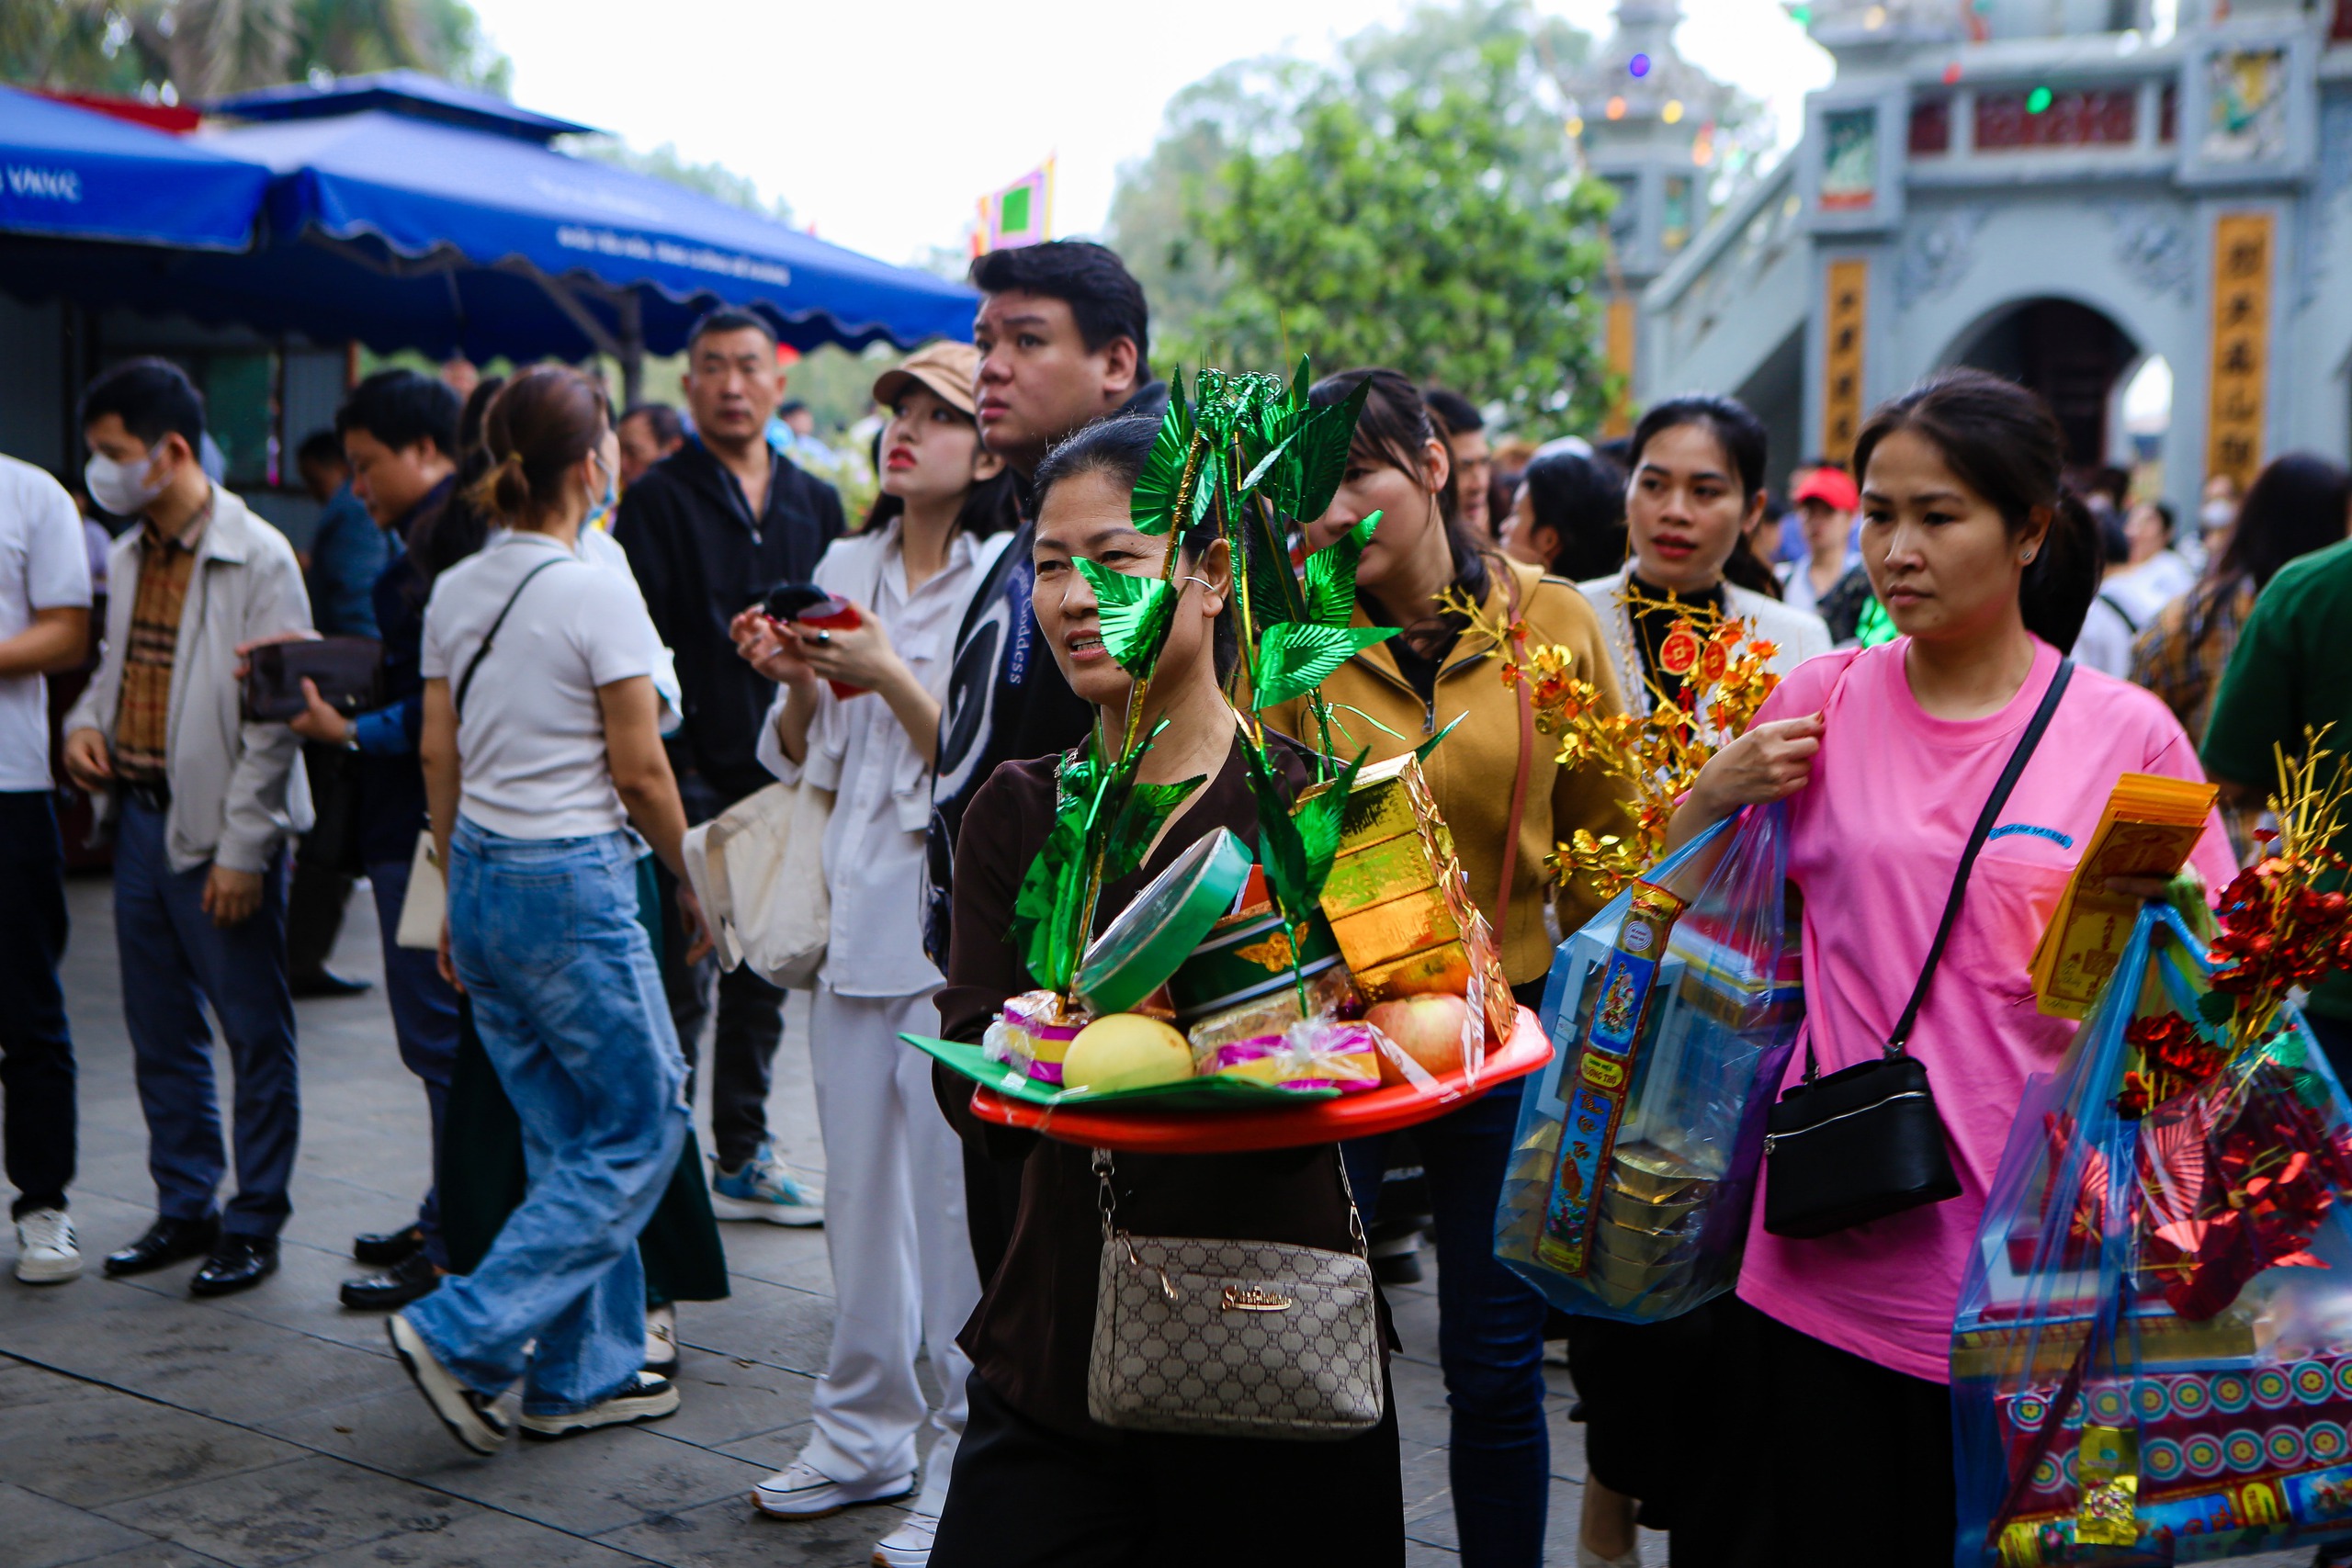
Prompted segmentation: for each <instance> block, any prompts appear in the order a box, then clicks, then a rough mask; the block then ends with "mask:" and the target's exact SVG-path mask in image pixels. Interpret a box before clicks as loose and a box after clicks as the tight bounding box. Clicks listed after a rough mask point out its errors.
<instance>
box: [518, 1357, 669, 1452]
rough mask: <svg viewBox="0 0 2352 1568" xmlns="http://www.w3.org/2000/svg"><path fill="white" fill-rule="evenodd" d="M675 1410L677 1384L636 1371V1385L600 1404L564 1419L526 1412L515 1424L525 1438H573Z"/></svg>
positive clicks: (566, 1416) (646, 1419) (666, 1414)
mask: <svg viewBox="0 0 2352 1568" xmlns="http://www.w3.org/2000/svg"><path fill="white" fill-rule="evenodd" d="M677 1408H678V1385H677V1384H675V1383H673V1382H671V1381H670V1380H669V1379H668V1378H665V1377H657V1376H655V1375H654V1374H653V1373H651V1372H639V1373H638V1374H637V1382H635V1383H633V1384H631V1385H629V1386H628V1387H627V1388H624V1389H622V1390H621V1391H620V1393H616V1394H615V1395H613V1396H612V1397H611V1398H610V1399H607V1400H605V1401H604V1402H603V1403H602V1404H592V1405H590V1406H589V1407H588V1408H587V1409H585V1410H574V1411H572V1412H571V1413H570V1414H569V1415H565V1416H534V1415H532V1414H531V1413H530V1412H529V1411H527V1410H526V1411H525V1412H524V1413H523V1415H522V1416H521V1418H520V1420H519V1421H518V1422H517V1425H519V1426H520V1427H522V1428H523V1435H524V1436H525V1437H526V1438H570V1437H576V1436H578V1435H579V1434H580V1433H582V1432H593V1431H594V1430H595V1429H596V1428H597V1427H625V1426H628V1425H629V1424H630V1423H632V1422H637V1421H658V1420H660V1419H661V1418H662V1416H668V1415H670V1414H672V1413H673V1412H674V1411H675V1410H676V1409H677Z"/></svg>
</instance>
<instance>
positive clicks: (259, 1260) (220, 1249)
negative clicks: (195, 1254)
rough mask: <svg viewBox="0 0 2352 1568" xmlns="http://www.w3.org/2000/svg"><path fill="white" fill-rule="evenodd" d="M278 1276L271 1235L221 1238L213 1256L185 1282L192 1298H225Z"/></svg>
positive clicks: (274, 1248) (225, 1236) (274, 1243)
mask: <svg viewBox="0 0 2352 1568" xmlns="http://www.w3.org/2000/svg"><path fill="white" fill-rule="evenodd" d="M275 1273H277V1237H276V1236H271V1235H233V1234H232V1235H223V1236H221V1238H220V1241H219V1242H217V1243H215V1244H214V1246H213V1248H212V1256H211V1257H209V1258H206V1259H205V1260H204V1267H203V1268H201V1269H198V1270H197V1271H196V1277H195V1278H194V1279H192V1280H188V1282H187V1293H188V1294H189V1295H191V1296H225V1295H229V1294H231V1293H232V1292H237V1291H249V1290H251V1289H253V1287H254V1286H255V1285H258V1284H260V1283H261V1282H262V1281H263V1280H266V1279H268V1278H269V1277H270V1276H271V1275H272V1274H275Z"/></svg>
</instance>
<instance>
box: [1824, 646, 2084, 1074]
mask: <svg viewBox="0 0 2352 1568" xmlns="http://www.w3.org/2000/svg"><path fill="white" fill-rule="evenodd" d="M2074 677H2075V661H2074V660H2071V659H2061V660H2059V661H2058V669H2057V671H2055V672H2054V673H2053V674H2052V676H2051V677H2050V689H2049V690H2048V691H2046V692H2044V693H2042V694H2041V706H2040V707H2037V708H2035V709H2034V710H2033V718H2032V721H2031V722H2030V723H2029V724H2028V725H2027V726H2026V727H2025V733H2024V734H2023V735H2020V736H2018V743H2017V746H2016V749H2015V750H2011V751H2010V753H2009V761H2008V765H2007V767H2005V768H2003V769H2002V770H2001V776H2000V779H1999V781H1998V782H1996V784H1994V785H1993V793H1992V795H1991V796H1990V797H1988V798H1987V799H1986V800H1985V809H1984V810H1982V811H1980V812H1978V813H1977V814H1976V826H1975V827H1973V828H1972V829H1969V833H1968V846H1967V848H1965V849H1963V850H1962V852H1961V855H1960V866H1959V868H1958V869H1957V870H1955V871H1954V872H1953V873H1952V877H1951V893H1950V894H1948V895H1947V896H1946V897H1945V898H1944V914H1943V919H1941V920H1939V921H1938V922H1937V924H1936V939H1935V941H1933V942H1929V943H1928V958H1927V962H1926V963H1925V964H1921V965H1920V968H1919V983H1918V984H1917V985H1916V986H1914V987H1911V999H1910V1001H1909V1002H1907V1003H1905V1006H1904V1009H1903V1016H1902V1018H1900V1019H1899V1020H1897V1021H1896V1022H1895V1025H1894V1032H1892V1033H1890V1034H1889V1035H1888V1036H1887V1039H1886V1048H1885V1059H1886V1060H1888V1061H1892V1060H1894V1058H1895V1057H1897V1056H1900V1055H1903V1052H1904V1047H1905V1045H1907V1044H1909V1043H1910V1040H1911V1029H1912V1026H1913V1025H1914V1024H1916V1023H1917V1022H1918V1021H1919V1010H1920V1009H1921V1008H1924V1007H1926V1006H1927V1005H1928V987H1929V986H1931V985H1933V984H1934V983H1935V978H1936V966H1937V965H1938V964H1940V963H1941V962H1942V961H1943V956H1944V944H1945V943H1946V942H1950V941H1951V931H1952V927H1953V926H1955V925H1957V924H1958V923H1959V921H1960V906H1961V903H1962V899H1964V898H1965V897H1967V895H1968V874H1969V873H1970V872H1972V871H1973V870H1974V869H1975V868H1976V856H1977V853H1978V852H1980V851H1982V850H1983V849H1984V848H1985V840H1986V839H1988V838H1990V837H1991V836H1992V832H1993V824H1994V823H1995V822H1996V821H1997V820H1998V819H1999V818H2000V815H2001V807H2004V806H2007V804H2008V803H2009V795H2010V793H2011V792H2012V791H2014V790H2015V789H2016V788H2017V786H2018V779H2019V778H2020V777H2022V776H2023V775H2024V773H2025V765H2026V763H2027V762H2029V761H2032V759H2033V753H2034V749H2035V748H2036V747H2038V746H2040V745H2041V737H2042V732H2043V731H2045V730H2047V729H2048V728H2050V720H2051V716H2052V715H2054V714H2055V713H2056V712H2057V711H2058V699H2059V698H2061V697H2063V696H2064V695H2065V694H2066V684H2067V682H2070V681H2072V680H2073V679H2074ZM1820 1072H1821V1064H1820V1062H1819V1060H1818V1059H1817V1058H1816V1057H1815V1055H1814V1051H1813V1034H1812V1032H1811V1031H1810V1030H1808V1031H1806V1032H1805V1042H1804V1081H1805V1082H1807V1083H1811V1082H1812V1081H1813V1080H1814V1079H1815V1077H1818V1076H1820Z"/></svg>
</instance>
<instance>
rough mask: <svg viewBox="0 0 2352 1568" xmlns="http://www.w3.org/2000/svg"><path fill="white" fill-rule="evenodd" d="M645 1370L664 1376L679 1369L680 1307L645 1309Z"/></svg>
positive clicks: (657, 1375)
mask: <svg viewBox="0 0 2352 1568" xmlns="http://www.w3.org/2000/svg"><path fill="white" fill-rule="evenodd" d="M645 1370H646V1371H649V1372H651V1373H652V1374H653V1375H654V1376H656V1377H664V1378H666V1377H668V1376H670V1375H671V1374H672V1373H673V1372H675V1371H677V1370H678V1309H677V1308H676V1307H674V1306H667V1305H665V1306H658V1307H647V1308H646V1309H645Z"/></svg>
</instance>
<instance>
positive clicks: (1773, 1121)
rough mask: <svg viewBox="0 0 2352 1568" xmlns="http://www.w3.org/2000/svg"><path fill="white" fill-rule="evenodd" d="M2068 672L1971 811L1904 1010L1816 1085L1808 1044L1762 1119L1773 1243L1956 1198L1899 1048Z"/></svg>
mask: <svg viewBox="0 0 2352 1568" xmlns="http://www.w3.org/2000/svg"><path fill="white" fill-rule="evenodd" d="M2074 673H2075V662H2074V660H2071V659H2069V660H2062V661H2061V662H2060V663H2059V666H2058V670H2057V672H2056V673H2055V674H2053V675H2052V677H2051V678H2050V689H2049V691H2047V692H2045V693H2044V694H2042V698H2041V706H2040V707H2039V708H2037V709H2036V710H2034V715H2033V722H2032V723H2030V724H2029V725H2027V726H2026V729H2025V733H2024V734H2023V735H2021V736H2019V737H2018V744H2017V749H2016V750H2013V751H2011V752H2010V753H2009V761H2008V766H2007V767H2006V768H2004V769H2002V770H2001V778H2000V782H1999V783H1997V784H1995V785H1994V786H1993V795H1992V798H1991V799H1989V800H1987V801H1986V802H1985V809H1984V811H1983V812H1982V813H1980V814H1979V815H1978V817H1977V818H1976V827H1975V829H1974V831H1973V832H1971V833H1970V834H1969V836H1968V847H1967V848H1966V849H1965V850H1963V851H1962V852H1961V857H1960V869H1959V870H1958V871H1957V872H1955V873H1954V874H1953V875H1952V881H1951V895H1950V896H1949V897H1946V898H1945V900H1944V916H1943V920H1942V922H1941V923H1940V924H1939V925H1938V926H1937V927H1936V940H1935V941H1934V942H1932V943H1931V944H1929V946H1928V961H1927V963H1926V964H1924V965H1923V966H1922V967H1921V968H1920V971H1919V983H1918V984H1917V986H1915V987H1912V989H1911V1001H1910V1004H1909V1005H1908V1006H1906V1007H1905V1008H1904V1010H1903V1017H1902V1019H1901V1020H1900V1021H1898V1022H1897V1023H1896V1024H1895V1026H1894V1033H1893V1034H1892V1035H1890V1036H1889V1037H1888V1039H1887V1042H1886V1048H1885V1050H1884V1051H1883V1052H1882V1053H1881V1054H1880V1055H1879V1058H1878V1060H1876V1061H1874V1062H1860V1063H1857V1064H1856V1065H1854V1066H1850V1067H1845V1068H1841V1069H1840V1070H1838V1071H1837V1072H1834V1073H1831V1074H1830V1075H1829V1076H1828V1077H1821V1076H1820V1067H1821V1065H1820V1063H1819V1062H1818V1061H1817V1060H1816V1059H1815V1056H1814V1054H1813V1041H1812V1038H1811V1036H1810V1035H1808V1036H1807V1038H1806V1040H1805V1047H1804V1082H1802V1083H1800V1084H1798V1085H1797V1087H1796V1088H1794V1089H1791V1090H1789V1091H1788V1093H1786V1094H1784V1095H1782V1096H1781V1102H1780V1103H1779V1104H1778V1105H1775V1106H1774V1107H1772V1111H1771V1114H1770V1116H1769V1117H1768V1118H1766V1121H1765V1131H1764V1168H1765V1171H1766V1173H1767V1175H1766V1179H1765V1183H1764V1228H1765V1229H1766V1230H1768V1231H1770V1232H1771V1233H1772V1234H1773V1235H1787V1236H1799V1237H1805V1236H1817V1235H1829V1234H1830V1233H1831V1232H1833V1231H1841V1230H1845V1229H1848V1228H1849V1227H1850V1226H1853V1225H1859V1224H1868V1223H1869V1222H1871V1220H1878V1219H1883V1218H1885V1217H1886V1216H1887V1215H1889V1214H1899V1213H1902V1212H1903V1211H1904V1210H1905V1209H1916V1208H1918V1207H1919V1206H1921V1205H1922V1204H1926V1203H1940V1202H1942V1201H1944V1200H1945V1199H1947V1198H1957V1197H1959V1196H1960V1179H1959V1178H1958V1177H1957V1176H1955V1175H1953V1174H1952V1168H1951V1154H1950V1153H1949V1152H1948V1151H1947V1150H1946V1149H1945V1147H1944V1128H1943V1122H1942V1120H1941V1119H1940V1118H1939V1117H1938V1116H1937V1114H1936V1097H1935V1094H1934V1091H1933V1090H1931V1089H1929V1088H1928V1068H1927V1064H1925V1063H1923V1062H1921V1061H1920V1060H1919V1059H1918V1058H1917V1056H1914V1055H1911V1054H1910V1053H1909V1052H1908V1051H1907V1050H1906V1049H1905V1046H1906V1045H1907V1044H1908V1043H1910V1039H1911V1028H1912V1026H1913V1025H1914V1024H1916V1023H1917V1022H1918V1021H1919V1010H1920V1008H1922V1007H1923V1006H1925V1005H1926V1003H1927V1000H1928V986H1929V985H1931V984H1932V983H1933V982H1934V980H1935V977H1936V965H1937V964H1938V963H1939V962H1940V961H1941V960H1942V958H1943V955H1944V943H1945V942H1948V941H1950V940H1951V929H1952V926H1953V925H1954V923H1955V922H1957V921H1958V920H1959V919H1960V905H1961V900H1962V898H1963V897H1966V896H1967V893H1968V874H1969V873H1970V872H1971V871H1973V870H1974V869H1975V866H1976V856H1977V852H1979V851H1980V850H1982V849H1984V847H1985V839H1986V837H1987V836H1989V835H1990V834H1991V833H1992V831H1993V824H1994V822H1995V820H1996V819H1997V818H1999V816H2000V815H2001V807H2004V806H2007V804H2008V802H2009V794H2010V792H2011V791H2012V790H2014V789H2016V788H2017V783H2018V777H2019V775H2021V774H2022V773H2024V772H2025V765H2026V762H2027V761H2029V760H2030V758H2031V757H2032V756H2033V750H2034V748H2035V747H2036V746H2038V745H2040V744H2041V735H2042V732H2043V731H2044V730H2046V729H2048V728H2050V718H2051V716H2052V714H2054V713H2056V712H2057V711H2058V699H2059V698H2060V697H2062V696H2064V694H2065V692H2066V683H2067V682H2068V681H2070V680H2071V679H2073V677H2074Z"/></svg>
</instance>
